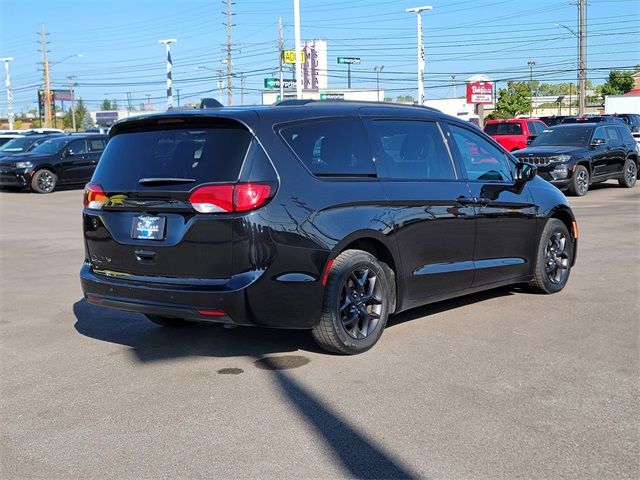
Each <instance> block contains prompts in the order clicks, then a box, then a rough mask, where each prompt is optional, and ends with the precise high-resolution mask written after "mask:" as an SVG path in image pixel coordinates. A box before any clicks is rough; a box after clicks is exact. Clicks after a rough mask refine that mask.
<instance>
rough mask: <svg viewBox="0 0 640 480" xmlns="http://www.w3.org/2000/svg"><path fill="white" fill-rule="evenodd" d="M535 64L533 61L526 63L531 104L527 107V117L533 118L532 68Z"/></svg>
mask: <svg viewBox="0 0 640 480" xmlns="http://www.w3.org/2000/svg"><path fill="white" fill-rule="evenodd" d="M535 64H536V62H535V61H534V60H529V61H528V62H527V65H529V71H530V75H529V103H530V104H531V105H530V106H529V117H532V116H533V67H534V66H535Z"/></svg>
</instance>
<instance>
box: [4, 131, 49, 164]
mask: <svg viewBox="0 0 640 480" xmlns="http://www.w3.org/2000/svg"><path fill="white" fill-rule="evenodd" d="M58 135H62V134H60V133H31V134H28V135H25V136H24V137H20V138H14V139H13V140H10V141H9V142H7V143H5V144H4V145H2V146H1V147H0V158H5V157H10V156H13V155H17V154H19V153H27V152H30V151H32V150H34V149H35V148H36V147H38V146H39V145H40V144H41V143H44V142H45V141H47V140H49V139H51V138H54V137H56V136H58Z"/></svg>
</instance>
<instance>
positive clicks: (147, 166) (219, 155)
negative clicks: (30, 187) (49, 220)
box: [93, 126, 252, 191]
mask: <svg viewBox="0 0 640 480" xmlns="http://www.w3.org/2000/svg"><path fill="white" fill-rule="evenodd" d="M251 138H252V136H251V134H250V133H249V132H248V131H247V130H244V129H241V128H229V127H226V126H225V127H221V128H200V129H176V130H158V131H155V130H151V131H141V132H131V133H121V134H118V135H115V136H114V137H113V138H112V139H111V140H110V141H109V143H108V144H107V147H106V148H105V150H104V153H103V154H102V157H101V159H100V162H99V163H98V167H97V169H96V171H95V173H94V176H93V181H95V182H97V183H100V184H101V185H102V187H103V188H105V189H106V190H111V191H114V190H119V189H131V188H134V189H136V190H137V189H139V188H140V186H139V184H138V180H139V179H141V178H188V179H194V180H195V182H193V183H187V184H182V185H180V186H178V187H176V188H181V189H191V188H193V186H194V185H197V184H199V183H208V182H229V181H235V180H237V179H238V176H239V173H240V168H241V166H242V163H243V161H244V158H245V154H246V152H247V150H248V148H249V143H250V141H251ZM162 188H167V187H162Z"/></svg>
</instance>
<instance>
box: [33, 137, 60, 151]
mask: <svg viewBox="0 0 640 480" xmlns="http://www.w3.org/2000/svg"><path fill="white" fill-rule="evenodd" d="M68 142H69V140H68V139H64V138H52V139H49V140H47V141H46V142H44V143H42V144H40V145H38V146H37V147H36V148H34V149H33V152H34V153H43V154H47V155H49V154H52V153H57V152H58V151H59V150H60V149H61V148H62V147H64V146H65V145H67V143H68Z"/></svg>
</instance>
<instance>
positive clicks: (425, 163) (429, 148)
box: [371, 120, 456, 180]
mask: <svg viewBox="0 0 640 480" xmlns="http://www.w3.org/2000/svg"><path fill="white" fill-rule="evenodd" d="M371 125H372V126H373V135H374V148H375V153H376V159H377V160H378V162H379V167H380V171H381V172H383V173H381V175H382V176H384V177H386V178H393V179H413V180H452V179H455V178H456V173H455V169H454V166H453V162H452V160H451V157H450V156H449V152H448V151H447V148H446V147H445V145H444V142H443V138H442V133H441V131H440V128H438V125H437V124H436V123H435V122H420V121H408V120H407V121H404V120H376V121H373V122H371Z"/></svg>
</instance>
